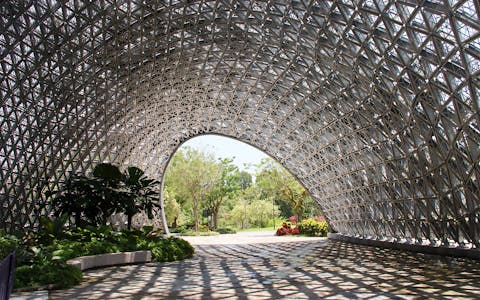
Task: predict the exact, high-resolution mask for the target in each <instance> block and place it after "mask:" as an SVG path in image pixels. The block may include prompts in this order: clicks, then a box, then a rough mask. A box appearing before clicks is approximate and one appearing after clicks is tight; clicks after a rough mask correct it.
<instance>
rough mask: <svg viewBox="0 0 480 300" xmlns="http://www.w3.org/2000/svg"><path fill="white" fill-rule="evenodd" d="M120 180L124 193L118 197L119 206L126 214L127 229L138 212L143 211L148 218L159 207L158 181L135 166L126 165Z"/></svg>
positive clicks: (151, 217)
mask: <svg viewBox="0 0 480 300" xmlns="http://www.w3.org/2000/svg"><path fill="white" fill-rule="evenodd" d="M121 181H122V183H123V184H124V187H125V189H126V193H123V194H122V195H121V196H120V197H119V200H120V203H119V208H120V212H123V213H124V214H125V215H126V216H127V226H128V229H131V226H132V218H133V216H134V215H136V214H137V213H139V212H145V213H146V214H147V216H148V218H149V219H153V217H154V216H153V214H154V211H155V210H156V209H160V208H161V207H160V204H159V200H160V193H159V192H158V189H157V188H158V186H159V184H160V182H158V181H156V180H154V179H149V178H147V177H146V176H145V172H144V171H143V170H141V169H139V168H137V167H128V168H127V170H126V172H125V173H124V174H123V176H122V179H121Z"/></svg>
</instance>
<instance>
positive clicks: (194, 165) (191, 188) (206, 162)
mask: <svg viewBox="0 0 480 300" xmlns="http://www.w3.org/2000/svg"><path fill="white" fill-rule="evenodd" d="M220 177H221V171H220V169H219V168H218V166H217V163H216V161H215V158H214V157H213V155H212V154H207V153H205V152H203V151H199V150H196V149H192V148H190V147H186V148H185V150H179V151H177V152H176V153H175V155H174V157H173V158H172V161H171V163H170V165H169V166H168V169H167V178H168V180H166V183H167V184H168V185H169V186H170V187H172V188H174V189H175V191H176V192H177V193H178V195H179V197H180V198H181V199H183V200H184V201H185V202H187V201H188V202H190V203H191V205H192V210H193V219H194V230H195V231H198V225H199V207H200V202H201V201H204V200H205V199H206V197H207V195H208V194H209V193H210V192H211V191H212V190H213V188H214V187H215V184H216V183H217V182H218V180H219V178H220Z"/></svg>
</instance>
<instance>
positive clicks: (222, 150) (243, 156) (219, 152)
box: [182, 135, 269, 171]
mask: <svg viewBox="0 0 480 300" xmlns="http://www.w3.org/2000/svg"><path fill="white" fill-rule="evenodd" d="M185 146H189V147H192V148H195V149H198V150H203V151H206V152H208V153H213V155H215V157H217V158H227V157H235V159H234V161H233V163H234V164H235V165H236V166H237V167H238V168H239V169H240V170H250V171H253V168H248V167H246V166H245V164H247V165H248V164H252V165H253V164H258V163H259V162H260V161H261V160H262V159H263V158H266V157H269V156H268V155H266V154H265V153H263V152H262V151H260V150H258V149H257V148H255V147H252V146H250V145H248V144H245V143H243V142H240V141H237V140H234V139H231V138H227V137H223V136H219V135H201V136H197V137H194V138H193V139H190V140H188V141H186V142H185V143H184V144H183V145H182V147H185Z"/></svg>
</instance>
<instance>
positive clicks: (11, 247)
mask: <svg viewBox="0 0 480 300" xmlns="http://www.w3.org/2000/svg"><path fill="white" fill-rule="evenodd" d="M18 243H19V240H18V238H17V237H15V236H14V235H11V234H7V233H6V232H5V231H3V229H0V261H2V260H3V259H4V258H5V257H6V256H7V255H8V254H10V253H11V252H13V251H15V249H17V247H18Z"/></svg>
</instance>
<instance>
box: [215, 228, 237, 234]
mask: <svg viewBox="0 0 480 300" xmlns="http://www.w3.org/2000/svg"><path fill="white" fill-rule="evenodd" d="M215 231H216V232H218V233H220V234H228V233H237V231H236V230H235V229H233V228H230V227H225V228H217V229H216V230H215Z"/></svg>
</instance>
